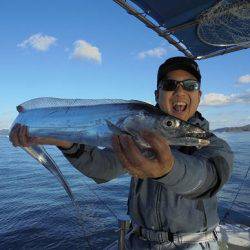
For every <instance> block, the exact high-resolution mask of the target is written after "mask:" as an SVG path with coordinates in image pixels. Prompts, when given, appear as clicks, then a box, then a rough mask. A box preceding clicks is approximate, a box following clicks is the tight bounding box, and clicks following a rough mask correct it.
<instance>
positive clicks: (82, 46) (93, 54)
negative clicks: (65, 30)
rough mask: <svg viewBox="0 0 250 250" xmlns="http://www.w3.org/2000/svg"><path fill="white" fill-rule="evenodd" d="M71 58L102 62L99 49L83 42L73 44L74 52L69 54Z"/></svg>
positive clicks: (78, 41)
mask: <svg viewBox="0 0 250 250" xmlns="http://www.w3.org/2000/svg"><path fill="white" fill-rule="evenodd" d="M71 58H75V59H83V60H84V59H88V60H92V61H96V62H98V63H101V62H102V54H101V52H100V51H99V49H98V48H97V47H94V46H93V45H91V44H90V43H88V42H86V41H84V40H77V41H75V42H74V51H73V53H72V54H71Z"/></svg>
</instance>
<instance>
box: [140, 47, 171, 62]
mask: <svg viewBox="0 0 250 250" xmlns="http://www.w3.org/2000/svg"><path fill="white" fill-rule="evenodd" d="M166 53H167V50H166V49H165V48H163V47H157V48H154V49H150V50H146V51H142V52H140V53H138V58H139V59H144V58H146V57H157V58H161V57H163V56H165V55H166Z"/></svg>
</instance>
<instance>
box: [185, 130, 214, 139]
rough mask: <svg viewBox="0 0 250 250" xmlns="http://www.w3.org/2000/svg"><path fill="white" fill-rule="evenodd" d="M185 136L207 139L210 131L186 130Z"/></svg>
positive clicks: (210, 134)
mask: <svg viewBox="0 0 250 250" xmlns="http://www.w3.org/2000/svg"><path fill="white" fill-rule="evenodd" d="M185 136H186V137H190V138H195V139H201V140H209V138H210V137H211V136H212V133H210V132H207V131H202V132H188V133H186V134H185Z"/></svg>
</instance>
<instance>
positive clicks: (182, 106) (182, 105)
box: [173, 102, 187, 113]
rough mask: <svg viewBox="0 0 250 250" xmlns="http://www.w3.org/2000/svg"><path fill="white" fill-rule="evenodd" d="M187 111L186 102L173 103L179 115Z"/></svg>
mask: <svg viewBox="0 0 250 250" xmlns="http://www.w3.org/2000/svg"><path fill="white" fill-rule="evenodd" d="M186 109H187V103H186V102H174V103H173V110H174V111H175V112H177V113H181V112H184V111H185V110H186Z"/></svg>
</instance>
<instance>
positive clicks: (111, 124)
mask: <svg viewBox="0 0 250 250" xmlns="http://www.w3.org/2000/svg"><path fill="white" fill-rule="evenodd" d="M17 111H18V112H19V114H18V116H17V117H16V119H15V121H14V122H13V124H12V127H13V126H14V125H15V124H17V123H19V124H21V125H25V126H27V127H28V131H29V135H30V136H31V137H33V136H34V137H50V138H54V139H59V140H63V141H70V142H73V143H81V144H85V145H90V146H98V147H107V148H112V137H113V135H121V134H126V135H129V136H131V137H132V138H133V139H134V141H135V142H136V144H137V145H138V147H139V148H140V149H141V150H142V151H145V152H150V145H149V144H148V143H147V142H146V141H144V140H143V138H142V137H141V131H143V130H147V131H151V132H156V133H158V134H160V135H161V136H163V137H164V138H165V139H166V140H167V142H168V143H169V144H170V145H185V146H197V147H203V146H207V145H209V136H210V135H209V132H207V131H205V130H203V129H201V128H200V127H198V126H195V125H192V124H190V123H188V122H186V121H183V120H180V119H178V118H176V117H174V116H171V115H168V114H166V113H164V112H163V111H161V110H160V109H159V108H157V107H155V106H153V105H151V104H149V103H146V102H142V101H137V100H119V99H100V100H92V99H60V98H53V97H40V98H35V99H32V100H29V101H27V102H24V103H23V104H20V105H19V106H17ZM23 149H24V150H25V151H26V152H27V153H28V154H30V155H31V156H32V157H33V158H35V159H36V160H37V161H38V162H39V163H41V164H42V165H43V166H44V167H45V168H47V169H48V170H49V171H50V172H51V173H52V174H53V175H55V176H56V178H57V179H58V180H59V182H60V183H61V184H62V186H63V187H64V189H65V191H66V192H67V194H68V195H69V197H70V199H71V200H72V201H73V203H74V204H75V198H74V196H73V194H72V192H71V190H70V188H69V185H68V183H67V181H66V179H65V178H64V176H63V175H62V173H61V171H60V169H59V167H58V166H57V164H56V163H55V162H54V161H53V159H52V158H51V157H50V155H49V154H48V153H47V151H46V150H45V148H44V146H42V145H31V146H29V147H24V148H23Z"/></svg>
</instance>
